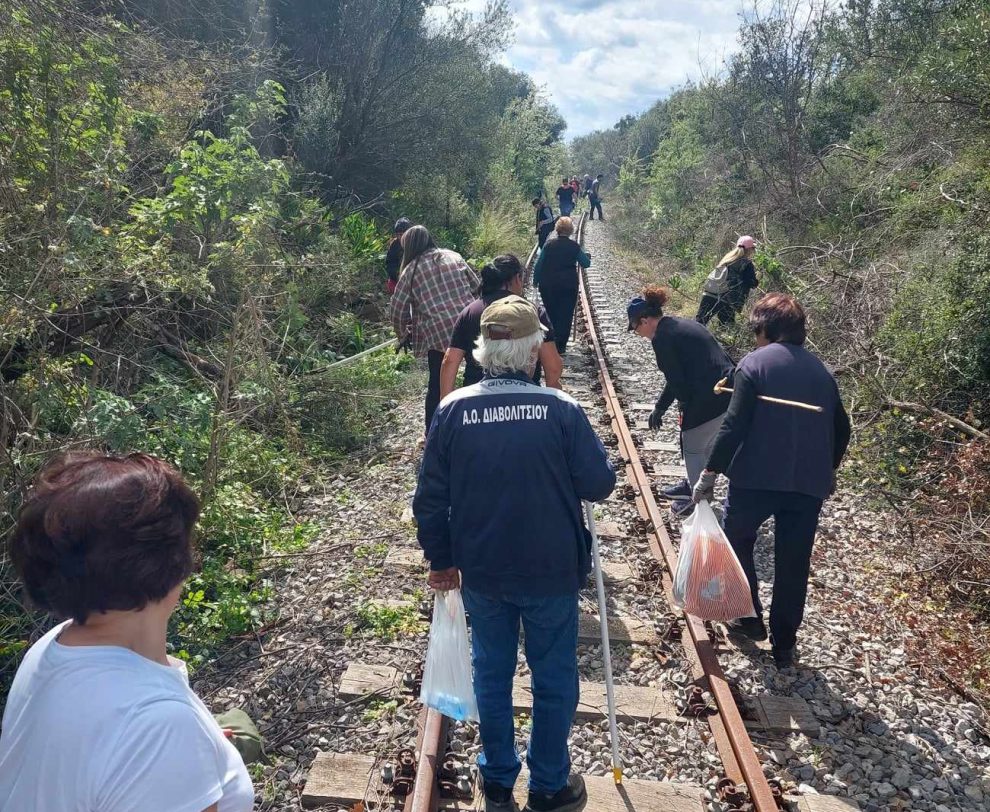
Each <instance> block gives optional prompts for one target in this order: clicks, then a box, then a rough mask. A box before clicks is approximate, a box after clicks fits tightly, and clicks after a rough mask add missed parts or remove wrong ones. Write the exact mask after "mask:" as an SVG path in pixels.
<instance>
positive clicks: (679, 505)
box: [670, 499, 694, 519]
mask: <svg viewBox="0 0 990 812" xmlns="http://www.w3.org/2000/svg"><path fill="white" fill-rule="evenodd" d="M692 511H694V500H693V499H675V500H674V501H673V502H671V503H670V515H671V516H673V517H674V518H676V519H686V518H687V517H688V516H690V515H691V513H692Z"/></svg>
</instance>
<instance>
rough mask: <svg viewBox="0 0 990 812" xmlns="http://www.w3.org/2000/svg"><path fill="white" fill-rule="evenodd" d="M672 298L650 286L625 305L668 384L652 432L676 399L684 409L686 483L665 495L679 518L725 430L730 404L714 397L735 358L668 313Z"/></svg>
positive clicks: (693, 324) (652, 420) (689, 322)
mask: <svg viewBox="0 0 990 812" xmlns="http://www.w3.org/2000/svg"><path fill="white" fill-rule="evenodd" d="M667 297H668V293H667V291H666V290H665V289H664V288H661V287H657V286H655V285H648V286H647V287H645V288H643V291H642V295H640V296H636V297H634V298H633V299H631V300H630V301H629V304H628V305H627V306H626V315H627V316H628V317H629V329H630V330H634V331H635V332H636V335H639V336H642V337H643V338H646V339H649V340H650V343H651V344H652V345H653V352H654V353H655V354H656V357H657V367H658V368H659V369H660V371H661V372H662V373H663V374H664V377H665V378H666V383H665V384H664V388H663V392H661V393H660V397H659V398H658V399H657V403H656V406H654V408H653V413H652V414H651V415H650V428H651V429H653V430H654V431H655V430H656V429H659V428H660V425H661V423H662V421H663V416H664V414H666V412H667V409H669V408H670V405H671V404H672V403H673V402H674V400H675V399H676V400H677V402H678V404H679V406H680V409H681V419H680V429H681V453H682V454H683V455H684V467H685V468H686V469H687V479H686V480H683V481H681V482H679V483H677V484H676V485H674V486H673V487H669V488H665V489H664V490H663V493H664V494H665V495H666V496H669V497H670V498H672V499H674V503H673V505H672V507H671V509H672V511H673V513H674V514H675V515H684V514H686V513H688V512H689V511H691V510H692V509H693V507H694V503H693V502H692V501H691V488H692V487H693V486H694V483H695V482H697V481H698V477H699V476H700V474H701V470H702V468H704V466H705V461H706V460H707V459H708V452H709V451H710V450H711V444H712V441H713V440H714V439H715V435H716V434H717V433H718V429H719V426H721V425H722V415H724V414H725V409H726V407H727V405H728V404H727V403H726V399H725V398H724V397H720V396H719V395H716V394H715V384H717V383H718V382H719V381H720V380H721V379H722V378H725V377H728V376H729V375H731V374H732V359H731V358H730V357H729V355H728V353H727V352H726V351H725V350H724V349H723V348H722V345H721V344H719V343H718V342H717V341H716V340H715V338H714V337H713V336H712V334H711V333H709V332H708V330H707V329H705V328H704V327H702V326H701V325H700V324H698V323H697V322H696V321H693V320H692V319H684V318H681V317H680V316H668V315H665V314H664V312H663V308H664V305H666V304H667Z"/></svg>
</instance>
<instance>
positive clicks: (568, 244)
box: [533, 217, 591, 355]
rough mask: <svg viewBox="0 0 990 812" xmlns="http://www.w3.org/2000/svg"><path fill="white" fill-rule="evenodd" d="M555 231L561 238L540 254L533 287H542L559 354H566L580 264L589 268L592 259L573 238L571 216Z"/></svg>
mask: <svg viewBox="0 0 990 812" xmlns="http://www.w3.org/2000/svg"><path fill="white" fill-rule="evenodd" d="M554 229H555V231H556V232H557V238H556V239H553V240H547V242H546V244H545V245H544V246H543V250H542V251H540V256H539V258H538V259H537V260H536V265H535V267H534V268H533V284H535V285H536V286H537V288H539V291H540V298H542V299H543V306H544V307H545V308H546V309H547V315H548V316H550V322H551V323H552V324H553V332H554V335H555V336H556V342H557V351H558V352H559V353H560V354H561V355H563V354H564V353H565V352H566V351H567V341H568V339H569V338H570V337H571V325H572V324H573V322H574V308H575V307H577V298H578V273H579V271H578V265H580V266H581V267H582V268H587V267H589V266H590V265H591V257H590V256H588V254H586V253H585V252H584V251H582V250H581V246H580V245H578V244H577V243H576V242H574V240H572V239H571V235H572V234H573V233H574V222H573V221H572V220H571V218H570V217H561V218H560V219H558V220H557V223H556V225H555V226H554Z"/></svg>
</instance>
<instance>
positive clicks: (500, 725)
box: [463, 589, 578, 793]
mask: <svg viewBox="0 0 990 812" xmlns="http://www.w3.org/2000/svg"><path fill="white" fill-rule="evenodd" d="M463 596H464V607H465V609H467V611H468V614H470V615H471V646H472V651H473V655H474V656H473V659H474V693H475V696H476V697H477V699H478V714H479V716H480V718H481V744H482V753H481V755H480V756H479V757H478V767H479V768H480V769H481V775H482V777H483V778H484V779H485V782H486V783H487V784H489V785H496V786H500V787H512V786H514V785H515V783H516V778H518V777H519V771H520V769H521V768H522V765H521V764H520V761H519V754H518V753H517V752H516V745H515V723H514V719H513V716H512V678H513V677H514V676H515V673H516V661H517V657H518V651H519V621H520V620H522V626H523V629H524V630H525V634H526V662H527V663H529V668H530V671H531V672H532V686H533V728H532V731H531V732H530V738H529V748H528V750H527V757H526V763H527V765H528V766H529V788H530V789H532V790H536V791H538V792H551V793H552V792H557V791H559V790H561V789H563V788H564V786H565V785H566V784H567V776H568V775H569V774H570V770H571V757H570V753H569V752H568V750H567V738H568V736H569V735H570V732H571V723H572V722H573V721H574V714H575V712H576V711H577V706H578V668H577V634H578V596H577V593H576V592H574V593H570V594H567V595H554V596H551V597H543V598H537V597H529V596H525V595H500V596H499V597H492V596H490V595H483V594H482V593H480V592H477V591H475V590H471V589H464V590H463Z"/></svg>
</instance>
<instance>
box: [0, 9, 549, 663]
mask: <svg viewBox="0 0 990 812" xmlns="http://www.w3.org/2000/svg"><path fill="white" fill-rule="evenodd" d="M432 5H434V3H433V2H430V1H428V2H426V3H411V4H410V3H406V2H402V0H383V2H380V3H374V4H370V5H369V4H361V3H357V4H355V3H346V2H343V1H342V0H329V1H328V2H326V3H320V4H309V5H306V4H302V5H300V4H298V3H289V2H286V0H275V2H274V4H273V5H265V6H263V7H250V8H249V7H247V6H244V5H243V4H237V3H233V2H229V0H210V2H208V3H207V5H206V6H204V7H203V8H202V11H203V14H202V15H201V17H202V19H201V20H200V22H198V23H196V24H195V25H190V24H189V21H188V20H187V19H186V15H185V14H184V13H182V12H176V9H173V8H171V7H169V8H166V6H164V5H162V4H160V3H153V4H150V5H149V4H143V5H142V4H138V6H134V7H129V8H128V9H127V10H126V11H125V10H124V9H123V7H119V8H117V7H114V8H108V9H106V10H104V11H103V12H100V14H101V15H104V16H99V17H97V16H94V15H93V13H92V11H91V4H90V5H87V4H79V3H76V2H75V0H52V2H45V3H20V4H15V5H14V6H12V7H11V8H10V9H8V10H7V14H5V15H0V188H2V189H3V190H5V192H4V194H2V195H0V256H2V258H3V259H2V262H3V282H4V284H2V285H0V314H2V315H0V366H2V370H0V372H2V375H3V382H4V383H3V386H4V394H3V403H4V408H3V410H2V411H3V416H2V418H3V419H2V421H0V438H2V441H3V442H4V443H5V444H6V445H5V447H4V448H3V449H2V450H3V454H2V455H0V457H2V459H3V462H2V463H0V482H2V489H0V498H2V499H3V510H2V511H0V516H3V517H6V522H5V523H4V527H3V530H4V531H7V530H9V529H10V525H11V522H12V517H13V516H14V515H16V511H17V509H18V506H19V504H20V500H21V498H22V496H23V494H24V493H25V491H26V489H27V485H28V482H29V481H30V479H31V477H32V476H33V475H34V474H35V473H36V472H37V470H38V469H39V468H40V467H41V466H42V465H43V464H44V462H45V461H46V460H47V459H48V458H49V457H50V456H51V455H53V454H56V453H59V452H61V451H64V450H65V449H68V448H81V447H94V448H102V449H107V450H110V451H115V452H121V453H127V452H130V451H133V450H141V451H146V452H149V453H152V454H155V455H157V456H160V457H162V458H164V459H166V460H168V461H170V462H172V463H174V464H175V465H176V466H178V467H179V468H180V469H181V471H182V473H183V474H184V476H185V477H186V478H187V479H188V480H189V482H190V484H191V485H192V486H193V488H194V489H195V490H196V491H197V492H198V493H200V495H201V497H202V498H203V503H204V508H203V514H202V520H201V522H200V527H199V528H198V545H199V550H200V555H201V570H200V572H198V573H197V574H196V575H195V576H194V578H193V579H191V580H190V582H189V584H188V585H187V588H186V590H185V592H184V594H183V600H182V602H181V604H180V607H179V609H178V611H177V612H176V615H175V617H174V618H173V623H172V627H171V634H170V645H171V646H172V647H173V648H174V649H175V650H176V651H178V652H180V654H181V656H183V657H185V658H187V659H189V660H190V661H191V662H193V663H199V662H202V661H203V660H204V659H206V658H208V657H209V656H210V655H211V653H212V652H213V651H214V650H215V649H216V648H217V647H218V646H220V645H222V644H223V641H224V640H225V638H226V637H228V636H229V635H231V634H240V633H243V632H246V631H249V630H250V629H252V628H254V627H256V626H257V625H258V624H259V623H262V622H264V620H265V615H266V612H267V611H268V608H267V601H269V599H270V597H271V590H270V581H269V579H270V574H271V572H272V570H273V569H274V566H275V562H276V561H277V559H269V558H266V556H273V555H277V554H278V553H279V551H286V550H289V551H291V550H295V549H298V548H299V547H300V546H301V545H304V544H305V543H307V541H308V540H309V539H311V538H312V537H313V535H314V534H315V533H316V532H317V530H318V528H316V527H315V526H311V525H308V524H302V523H299V522H297V521H295V519H294V517H293V513H294V511H295V510H296V509H297V508H298V507H299V505H300V503H301V501H302V499H303V498H304V496H303V494H304V493H305V492H306V491H307V490H308V489H309V488H310V487H311V485H310V483H311V482H312V481H314V480H316V481H319V480H320V479H321V478H322V477H323V476H324V475H325V474H326V473H327V469H328V468H329V467H331V466H333V465H334V464H335V463H336V462H337V461H338V460H340V459H343V458H345V457H347V456H349V455H351V454H352V453H354V452H355V451H357V450H361V449H365V448H367V446H368V445H369V443H370V442H371V440H372V438H373V437H374V435H375V432H376V431H377V430H378V429H379V427H381V426H382V425H383V424H384V423H385V422H386V421H388V420H389V419H390V416H389V411H390V409H391V408H392V406H393V404H394V402H395V400H396V398H397V396H398V394H399V392H400V390H401V389H402V387H403V386H404V385H407V384H408V380H407V375H406V373H407V372H408V371H409V370H410V368H411V365H412V361H411V359H410V357H409V356H407V355H401V356H397V355H395V354H394V353H392V352H383V353H379V354H376V355H375V356H374V357H370V358H367V359H365V360H364V361H363V362H361V363H355V364H352V365H349V366H344V367H331V366H330V365H331V364H332V363H333V362H335V361H337V360H339V359H340V358H341V357H343V356H346V355H349V354H351V353H355V352H359V351H361V350H363V349H365V348H367V347H369V346H371V345H373V344H375V343H378V342H379V341H381V340H382V339H383V338H384V337H385V336H386V335H387V334H388V332H387V326H386V325H384V324H383V323H382V322H383V320H384V319H383V316H384V310H385V306H386V305H387V301H386V299H385V297H384V296H383V291H382V287H383V286H382V267H381V264H382V257H381V254H382V251H383V249H384V245H385V239H384V237H383V234H382V228H381V226H380V223H381V222H382V220H383V219H386V218H388V219H391V218H392V217H393V216H395V215H396V214H406V215H408V216H410V217H412V218H413V219H415V220H416V221H418V222H422V223H424V224H426V225H427V226H428V227H429V228H430V229H431V231H432V232H433V234H434V237H435V238H436V239H437V241H438V243H439V244H441V245H445V246H448V247H453V248H460V249H462V250H468V248H469V249H470V251H471V252H478V253H479V256H489V255H494V254H497V253H502V252H503V251H505V250H515V251H517V252H522V251H523V250H525V248H526V247H528V246H527V243H528V240H529V237H530V235H529V233H528V231H529V229H528V224H529V221H530V219H531V209H530V208H529V205H528V202H526V201H525V200H524V199H523V198H522V197H521V196H520V193H519V190H520V189H522V188H524V187H526V186H528V185H530V184H532V182H533V179H534V178H537V179H539V178H542V176H543V174H544V173H545V171H546V170H547V168H548V167H549V166H553V165H559V163H560V162H561V160H562V147H561V144H560V136H561V133H562V131H563V127H564V123H563V120H562V119H561V118H560V116H559V115H558V114H557V113H556V111H555V110H554V109H553V108H552V107H551V106H550V105H549V104H548V103H547V102H546V101H545V100H542V99H539V98H538V97H537V96H536V95H535V94H534V92H533V85H532V82H531V81H530V80H529V79H528V77H526V76H525V75H523V74H519V73H516V72H514V71H511V70H509V69H507V68H505V67H503V66H502V65H500V64H499V62H498V60H497V59H496V55H497V50H498V48H499V46H500V44H502V43H504V42H505V41H506V38H507V33H508V21H509V12H508V8H507V6H506V5H505V4H504V3H501V2H499V3H494V4H491V6H490V7H489V8H488V9H487V10H486V11H485V12H483V13H481V14H479V15H475V16H471V15H466V14H463V13H460V12H452V13H450V14H445V15H444V16H443V17H442V18H440V17H436V16H434V15H432V14H431V15H428V14H427V12H428V10H429V8H430V6H432ZM114 15H119V19H115V17H114ZM221 20H222V21H223V22H220V21H221ZM163 31H168V32H169V36H168V37H165V36H162V35H161V34H159V33H158V32H163ZM257 31H264V32H266V34H265V38H263V39H265V42H264V43H263V44H261V43H260V41H259V40H258V39H257V38H256V36H255V34H254V33H252V32H257ZM316 43H318V44H319V47H316V45H315V44H316ZM201 45H205V47H201ZM328 57H329V59H328ZM262 76H264V77H270V78H266V79H261V78H259V77H262ZM300 77H305V78H300ZM513 124H518V125H519V127H518V131H513V130H512V125H513ZM555 162H556V163H555ZM555 171H556V170H555ZM393 209H394V211H393ZM345 497H346V495H342V496H341V498H345ZM368 567H369V568H371V569H373V568H374V567H373V564H371V563H369V564H368ZM13 580H14V579H13V574H12V572H11V569H10V565H9V562H8V561H7V559H6V558H4V557H2V556H0V583H2V586H3V587H4V589H3V590H0V592H2V595H3V597H2V598H0V657H3V658H9V661H10V662H14V661H16V656H17V654H18V652H20V651H21V650H22V649H23V647H24V643H25V641H26V640H27V638H28V636H29V634H30V633H31V632H32V630H33V627H32V624H33V623H37V622H39V620H38V619H37V618H34V617H33V616H32V615H31V614H30V613H29V612H27V611H26V610H25V608H24V607H23V606H22V605H21V604H20V603H19V600H18V598H17V591H16V589H15V588H14V586H13ZM392 622H394V619H393V621H388V622H385V621H383V623H385V626H388V623H392ZM399 625H400V626H401V625H402V624H401V623H400V624H399ZM383 629H384V627H383ZM4 665H6V663H5V664H4ZM7 676H9V669H5V668H3V667H0V679H5V678H6V677H7Z"/></svg>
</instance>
